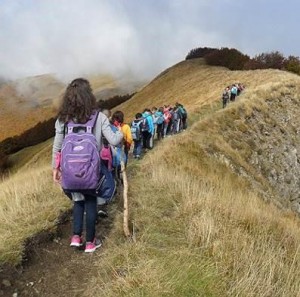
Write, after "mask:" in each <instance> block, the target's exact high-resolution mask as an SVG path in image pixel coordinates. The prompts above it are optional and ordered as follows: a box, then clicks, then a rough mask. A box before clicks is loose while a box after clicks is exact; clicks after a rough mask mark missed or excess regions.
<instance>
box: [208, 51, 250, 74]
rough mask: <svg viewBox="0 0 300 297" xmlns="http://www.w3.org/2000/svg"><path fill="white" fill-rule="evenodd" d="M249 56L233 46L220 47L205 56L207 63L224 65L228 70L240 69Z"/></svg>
mask: <svg viewBox="0 0 300 297" xmlns="http://www.w3.org/2000/svg"><path fill="white" fill-rule="evenodd" d="M249 60H250V57H249V56H247V55H244V54H243V53H241V52H240V51H238V50H237V49H235V48H221V49H220V50H215V51H213V52H211V53H210V54H208V55H206V56H205V61H206V63H207V64H209V65H214V66H224V67H227V68H229V69H230V70H242V69H243V68H244V65H245V64H246V63H247V62H248V61H249Z"/></svg>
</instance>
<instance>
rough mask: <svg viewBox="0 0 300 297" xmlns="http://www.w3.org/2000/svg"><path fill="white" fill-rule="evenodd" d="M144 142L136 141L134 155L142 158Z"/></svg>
mask: <svg viewBox="0 0 300 297" xmlns="http://www.w3.org/2000/svg"><path fill="white" fill-rule="evenodd" d="M142 146H143V140H142V139H140V140H134V147H133V155H134V156H140V155H141V153H142Z"/></svg>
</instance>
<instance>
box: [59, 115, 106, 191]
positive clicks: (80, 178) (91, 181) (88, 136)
mask: <svg viewBox="0 0 300 297" xmlns="http://www.w3.org/2000/svg"><path fill="white" fill-rule="evenodd" d="M97 118H98V112H95V113H94V114H93V115H92V116H91V118H90V119H89V120H88V121H87V122H86V123H85V124H81V123H75V122H74V121H69V122H68V123H67V124H66V128H67V131H66V135H65V137H64V140H63V143H62V149H61V160H60V165H61V177H62V188H63V189H64V190H66V191H70V192H86V191H88V190H95V189H96V188H97V186H98V183H99V180H100V165H101V161H100V154H99V145H98V142H97V139H96V137H95V135H94V134H93V128H94V126H95V123H96V121H97Z"/></svg>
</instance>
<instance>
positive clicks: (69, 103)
mask: <svg viewBox="0 0 300 297" xmlns="http://www.w3.org/2000/svg"><path fill="white" fill-rule="evenodd" d="M95 109H96V98H95V96H94V94H93V91H92V88H91V86H90V83H89V81H88V80H86V79H84V78H76V79H74V80H73V81H72V82H71V83H70V84H69V85H68V86H67V89H66V91H65V93H64V96H63V100H62V104H61V106H60V108H59V111H58V119H59V120H60V121H62V122H64V123H66V122H68V121H69V120H74V119H75V120H76V121H77V122H78V123H86V122H87V121H88V120H89V119H90V117H91V115H92V114H93V112H94V111H95Z"/></svg>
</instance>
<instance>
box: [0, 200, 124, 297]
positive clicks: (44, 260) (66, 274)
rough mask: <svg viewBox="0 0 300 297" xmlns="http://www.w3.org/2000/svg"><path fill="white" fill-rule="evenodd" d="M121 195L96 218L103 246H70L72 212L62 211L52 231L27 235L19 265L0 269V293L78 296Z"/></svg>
mask: <svg viewBox="0 0 300 297" xmlns="http://www.w3.org/2000/svg"><path fill="white" fill-rule="evenodd" d="M121 200H122V199H121V197H120V195H116V199H115V200H114V202H113V203H112V204H111V205H109V207H108V217H106V218H99V221H98V223H97V228H96V232H97V235H98V237H99V238H101V239H102V240H103V241H104V242H103V246H102V247H101V248H100V249H99V250H97V251H96V252H95V253H92V254H86V253H84V252H83V250H79V249H74V248H71V247H70V246H69V244H70V235H71V230H72V221H71V213H67V214H64V215H63V216H62V218H61V220H60V223H59V226H58V228H57V231H56V232H55V234H53V233H52V234H51V233H49V232H44V233H42V234H39V235H37V236H36V237H35V238H33V239H30V241H29V242H28V244H27V248H26V251H27V252H26V259H25V260H24V262H23V263H22V265H21V266H20V267H17V268H12V267H5V268H3V269H2V270H1V271H0V296H5V297H9V296H17V297H20V296H22V297H23V296H30V297H35V296H43V297H48V296H51V297H52V296H56V297H58V296H64V297H69V296H70V297H71V296H72V297H76V296H81V295H82V293H83V291H84V289H85V288H84V286H83V285H82V284H84V283H85V280H86V279H87V278H88V277H89V276H90V275H91V274H93V270H94V269H93V268H94V263H95V257H96V254H97V255H98V256H99V253H101V249H103V248H105V238H107V237H108V236H109V233H110V230H111V228H112V224H113V221H114V218H115V214H116V212H117V211H121V210H122V205H121V204H122V201H121Z"/></svg>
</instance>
